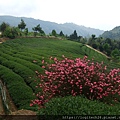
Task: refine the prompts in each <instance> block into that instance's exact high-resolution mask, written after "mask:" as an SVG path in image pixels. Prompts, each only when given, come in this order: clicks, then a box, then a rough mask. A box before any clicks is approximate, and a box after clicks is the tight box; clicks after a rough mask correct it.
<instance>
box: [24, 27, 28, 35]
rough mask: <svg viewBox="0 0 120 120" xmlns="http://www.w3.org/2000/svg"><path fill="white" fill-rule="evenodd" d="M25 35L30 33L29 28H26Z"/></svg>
mask: <svg viewBox="0 0 120 120" xmlns="http://www.w3.org/2000/svg"><path fill="white" fill-rule="evenodd" d="M24 32H25V35H26V36H27V35H28V28H25V31H24Z"/></svg>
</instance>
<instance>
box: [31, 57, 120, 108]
mask: <svg viewBox="0 0 120 120" xmlns="http://www.w3.org/2000/svg"><path fill="white" fill-rule="evenodd" d="M63 58H64V59H63V60H60V61H59V60H58V59H57V58H56V57H55V58H53V60H54V63H53V64H50V65H47V67H45V65H43V66H42V68H46V70H45V74H44V75H42V74H39V72H38V71H36V73H37V74H38V78H40V83H39V84H38V85H37V86H36V87H38V88H39V87H40V88H41V89H42V92H38V93H37V94H36V97H38V99H35V100H33V101H32V103H31V104H30V105H31V106H33V105H34V104H37V105H38V106H39V107H40V108H41V107H43V106H44V104H45V103H46V102H48V101H49V100H50V99H51V98H53V97H56V96H62V97H64V96H68V95H72V96H77V95H84V96H86V98H88V99H90V100H100V101H102V102H104V103H108V104H112V103H113V102H114V101H119V100H120V98H119V97H118V96H119V95H120V88H119V86H120V69H113V70H111V71H110V72H109V73H107V71H106V66H103V65H102V64H103V63H101V64H100V63H98V62H96V63H94V62H90V60H87V59H86V58H87V57H86V56H85V57H84V58H83V59H80V58H76V59H75V60H71V59H68V58H65V57H64V56H63ZM50 59H52V58H50ZM44 62H45V61H44V60H43V61H42V63H43V64H44Z"/></svg>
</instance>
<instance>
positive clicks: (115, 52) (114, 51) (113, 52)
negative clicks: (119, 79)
mask: <svg viewBox="0 0 120 120" xmlns="http://www.w3.org/2000/svg"><path fill="white" fill-rule="evenodd" d="M119 55H120V51H119V50H118V49H117V48H116V49H114V50H113V51H112V52H111V56H112V57H113V58H116V59H117V58H119Z"/></svg>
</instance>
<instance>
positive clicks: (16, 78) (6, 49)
mask: <svg viewBox="0 0 120 120" xmlns="http://www.w3.org/2000/svg"><path fill="white" fill-rule="evenodd" d="M62 54H64V55H65V56H66V57H68V58H71V59H75V58H82V57H83V56H84V55H85V54H87V55H88V58H89V59H92V58H93V56H94V61H98V62H100V61H102V60H104V63H105V64H108V67H109V69H110V68H119V65H118V64H116V63H114V62H109V61H108V60H107V58H106V57H105V56H103V55H101V54H99V53H97V52H95V51H94V50H92V49H90V48H88V47H86V46H85V45H83V44H81V43H78V42H73V41H68V40H66V39H63V40H59V39H58V38H45V37H43V38H17V39H14V40H8V41H6V42H4V43H2V44H0V78H1V79H2V81H3V82H4V83H5V85H6V86H7V88H8V90H9V92H10V95H11V94H12V95H13V96H12V99H13V100H14V103H15V104H17V105H18V104H19V103H16V102H17V101H19V100H20V101H22V100H21V99H22V98H21V99H19V100H18V96H19V95H20V94H21V89H23V90H26V93H27V92H28V97H27V98H26V96H25V95H26V94H23V93H22V97H23V98H25V99H26V100H25V103H26V104H24V103H22V102H24V101H22V102H20V104H19V105H18V106H19V107H18V109H20V108H23V109H34V110H35V109H36V106H35V107H30V106H29V103H30V101H31V100H32V99H34V97H35V96H33V95H32V94H33V93H38V92H40V91H41V88H36V87H35V86H36V83H40V80H39V79H38V78H36V74H35V71H38V72H40V73H41V74H43V73H44V70H45V69H43V68H42V60H43V59H44V60H45V62H47V63H49V64H52V63H53V61H51V60H49V57H50V56H53V57H57V58H58V59H59V60H62V59H63V58H62V57H61V56H62ZM35 80H36V82H34V81H35ZM16 85H17V86H16ZM13 86H16V88H15V87H14V89H17V93H18V94H17V93H16V91H15V90H13V89H12V87H13ZM22 86H24V87H27V89H24V88H22ZM10 88H11V89H10ZM28 88H29V89H28ZM14 92H15V93H14ZM31 97H33V98H31ZM15 101H16V102H15Z"/></svg>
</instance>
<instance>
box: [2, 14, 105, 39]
mask: <svg viewBox="0 0 120 120" xmlns="http://www.w3.org/2000/svg"><path fill="white" fill-rule="evenodd" d="M21 19H23V20H24V22H25V23H26V24H27V26H26V27H27V28H28V30H29V31H32V28H33V27H35V26H37V25H38V24H40V25H41V27H42V28H43V31H44V32H45V33H46V34H49V33H51V32H52V30H53V29H55V30H56V32H57V33H60V32H61V31H62V32H63V33H64V35H70V34H71V33H73V31H74V30H76V31H77V33H78V35H79V36H83V37H89V36H91V35H92V34H95V35H96V36H99V35H101V34H102V33H103V32H104V31H103V30H99V29H94V28H89V27H84V26H79V25H76V24H73V23H64V24H58V23H54V22H49V21H43V20H38V19H33V18H26V17H13V16H0V24H2V22H5V23H9V24H10V26H15V27H16V26H18V24H19V23H20V21H21Z"/></svg>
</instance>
